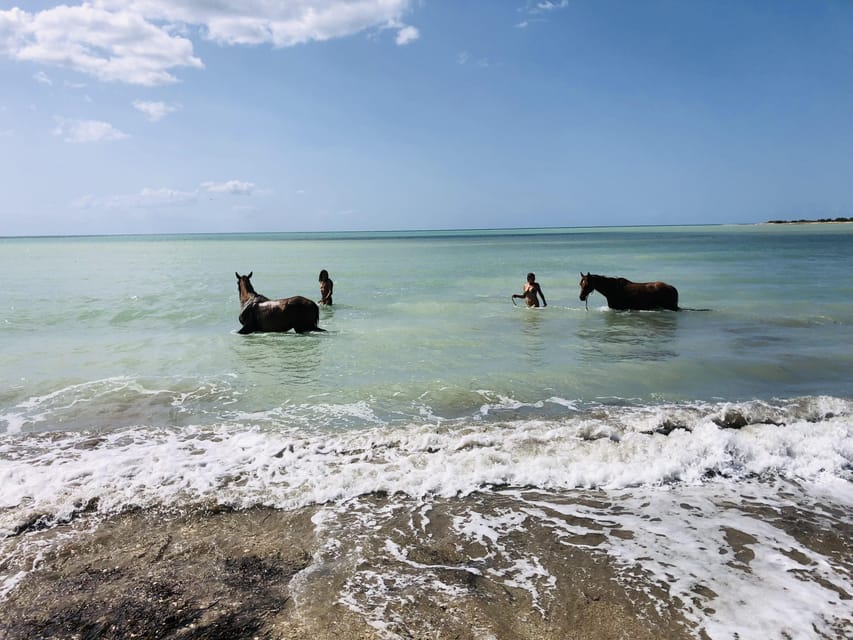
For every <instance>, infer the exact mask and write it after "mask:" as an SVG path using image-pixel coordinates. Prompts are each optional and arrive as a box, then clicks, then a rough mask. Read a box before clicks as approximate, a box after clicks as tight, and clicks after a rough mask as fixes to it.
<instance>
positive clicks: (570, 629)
mask: <svg viewBox="0 0 853 640" xmlns="http://www.w3.org/2000/svg"><path fill="white" fill-rule="evenodd" d="M377 502H381V498H377ZM315 513H316V509H303V510H299V511H291V512H287V511H279V510H274V509H267V508H254V509H250V510H245V511H232V510H229V509H223V508H216V509H195V510H192V511H190V512H187V513H181V514H176V513H168V514H164V513H159V512H153V511H139V512H131V513H126V514H123V515H120V516H115V517H112V518H110V519H108V520H105V521H102V522H100V523H97V524H92V523H89V524H87V523H85V522H82V521H77V522H75V523H73V525H67V527H72V526H73V527H74V528H75V530H76V532H75V535H73V536H71V537H69V539H68V541H66V542H62V543H60V542H59V539H60V536H62V535H64V533H67V531H65V532H63V531H61V529H63V527H58V528H54V529H52V530H44V531H40V532H29V533H26V534H19V535H18V536H17V537H18V538H20V539H21V540H20V544H24V542H25V541H24V538H27V540H26V544H28V545H32V544H33V543H34V542H35V543H38V542H39V541H38V539H37V538H41V539H42V542H43V543H45V544H47V543H49V542H52V544H51V545H50V546H51V549H50V550H49V551H47V552H46V554H45V555H44V557H43V558H42V559H41V560H40V561H39V562H38V563H37V566H36V568H35V570H32V571H31V572H30V573H29V574H28V575H27V576H26V577H25V578H24V579H23V580H21V581H20V582H19V583H18V584H17V585H16V587H15V588H14V589H13V590H12V591H11V592H10V593H9V595H8V597H7V598H6V600H5V601H3V602H2V603H0V638H2V639H3V640H24V639H27V640H32V639H36V638H43V639H48V638H56V639H60V638H61V639H80V640H83V639H85V640H89V639H92V640H94V639H96V638H97V639H99V640H102V639H116V640H118V639H122V640H125V639H128V638H146V639H154V638H157V639H174V640H190V639H199V640H200V639H205V640H216V639H222V640H238V639H242V638H246V639H249V638H259V639H293V638H306V639H307V638H311V639H324V638H330V639H331V638H334V639H335V640H345V639H369V638H387V637H399V638H442V639H444V638H458V639H471V640H474V639H486V638H489V639H499V640H502V639H505V638H506V639H509V638H512V639H525V638H530V639H546V638H547V639H554V640H557V639H560V640H571V639H580V638H588V639H591V640H604V639H606V638H634V639H637V640H642V639H649V640H652V639H657V638H662V637H666V638H673V639H678V638H687V637H692V636H691V634H690V633H689V626H688V625H687V623H686V622H685V621H684V620H683V619H682V618H681V616H680V614H679V603H678V602H667V599H666V598H667V596H666V594H663V593H657V592H655V591H654V587H653V586H651V585H648V584H646V585H643V588H642V589H638V590H636V591H634V590H631V591H630V592H629V591H628V590H626V589H625V588H624V587H620V586H619V583H617V582H616V580H614V577H615V573H614V569H613V568H612V567H611V566H610V565H609V564H608V561H607V559H606V558H605V557H604V556H603V555H601V554H597V553H595V551H594V550H591V549H580V548H577V547H575V546H567V545H564V544H560V542H559V541H557V540H547V539H545V540H543V539H538V538H537V536H536V535H535V532H534V535H527V536H526V537H524V536H520V537H519V540H518V542H517V543H518V544H519V545H525V544H530V545H535V553H536V554H537V557H539V558H541V559H542V563H543V566H546V567H547V570H548V572H549V573H550V574H551V575H553V576H554V578H555V585H554V587H553V590H554V593H555V597H553V598H552V599H549V602H548V603H547V604H546V606H544V607H534V606H533V605H534V603H533V602H532V601H531V597H530V595H529V593H528V592H526V591H524V590H523V589H514V588H509V587H507V586H506V584H502V583H500V582H499V581H496V580H494V579H492V577H491V576H490V573H489V572H488V571H474V570H472V571H460V570H458V566H459V563H462V564H463V565H464V563H465V562H466V556H467V555H468V554H469V553H470V554H473V555H474V557H476V554H477V550H476V549H466V548H464V546H462V545H461V544H460V541H459V540H458V539H456V540H454V539H452V537H449V536H442V535H430V536H427V537H426V538H425V539H424V540H419V541H418V542H417V543H416V544H413V545H412V547H411V548H410V551H411V554H410V555H409V556H408V557H409V558H413V557H414V556H416V558H415V559H417V560H418V561H419V562H424V563H429V565H430V566H431V567H436V566H438V567H441V566H445V565H446V566H447V570H446V571H442V572H441V580H442V582H445V583H446V584H447V586H448V588H452V589H455V590H456V591H457V592H459V593H461V594H463V595H462V596H461V597H456V598H453V599H451V600H450V601H446V600H445V601H443V602H437V601H433V600H431V599H430V598H429V597H427V596H425V595H424V594H423V593H418V592H416V591H413V590H410V591H409V592H407V591H406V590H405V588H402V587H401V592H400V593H396V594H395V596H398V597H395V598H394V602H388V603H387V608H383V615H384V617H385V620H386V623H385V627H384V629H383V628H377V624H376V620H374V621H373V624H370V622H369V621H368V620H366V619H365V618H364V617H363V616H362V615H360V614H359V613H357V612H356V611H354V610H353V609H352V607H348V606H346V604H345V603H343V602H342V601H341V597H340V590H341V585H342V584H344V582H345V581H346V580H347V579H348V578H349V577H351V575H347V574H348V570H347V568H346V567H347V564H346V563H345V562H341V563H337V562H329V561H328V559H329V558H330V557H332V556H335V557H338V558H339V557H343V556H345V555H347V553H348V550H347V549H339V550H336V551H335V552H334V553H333V554H331V555H330V554H329V553H326V554H325V556H324V554H323V553H318V545H319V544H320V542H319V541H318V540H317V535H316V530H317V527H316V525H315V523H314V522H312V516H313V515H314V514H315ZM90 526H91V530H87V527H90ZM389 526H392V527H393V526H395V525H393V524H389ZM428 526H430V527H432V528H434V529H435V533H436V534H438V533H439V530H440V529H441V527H442V522H441V518H440V517H437V518H435V519H434V521H432V520H431V521H430V523H429V525H428ZM67 527H66V528H67ZM392 534H393V532H392V531H390V530H388V531H385V530H377V531H374V532H370V533H369V534H367V535H368V536H369V537H367V538H365V539H367V540H370V541H373V542H371V543H369V544H368V545H367V547H368V548H365V549H364V556H361V555H359V557H360V558H361V560H359V562H361V563H362V565H363V564H364V563H365V562H367V563H369V562H370V558H371V557H373V556H372V553H373V551H372V550H371V549H370V548H369V546H370V544H373V543H375V544H376V548H377V549H381V548H382V545H384V544H385V542H384V540H385V537H386V536H390V535H392ZM626 535H627V533H626ZM7 542H9V541H8V540H7ZM590 542H591V543H593V544H594V542H595V541H592V540H591V541H590ZM16 543H17V542H16ZM16 543H13V544H16ZM360 544H363V543H360ZM360 552H361V549H359V554H360ZM16 557H18V554H15V553H12V554H10V555H9V556H8V557H7V558H6V559H5V560H4V561H3V563H4V564H5V565H6V566H5V567H3V568H4V569H5V570H7V571H8V570H9V569H10V566H9V564H10V563H14V562H16V560H15V558H16ZM376 557H377V562H382V563H386V567H385V569H386V570H389V571H392V572H393V571H395V570H397V569H396V568H395V567H393V566H387V564H388V563H389V560H388V558H387V557H382V553H381V552H377V553H376ZM324 558H325V559H324ZM408 564H409V565H411V564H413V563H412V562H409V563H408ZM404 565H406V562H401V567H400V570H402V571H405V570H407V569H408V570H411V567H410V566H404ZM11 568H12V569H14V567H11ZM24 568H27V569H29V567H24ZM641 579H642V577H641V576H638V580H641ZM623 582H624V581H623ZM646 589H649V590H651V592H652V593H653V594H654V597H655V598H658V599H659V600H658V602H656V603H654V602H652V598H651V597H649V596H648V595H647V594H646V592H645V590H646ZM661 603H663V604H661ZM383 606H385V605H383Z"/></svg>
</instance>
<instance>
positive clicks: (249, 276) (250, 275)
mask: <svg viewBox="0 0 853 640" xmlns="http://www.w3.org/2000/svg"><path fill="white" fill-rule="evenodd" d="M253 273H255V272H254V271H250V272H249V275H247V276H246V277H247V278H251V277H252V274H253Z"/></svg>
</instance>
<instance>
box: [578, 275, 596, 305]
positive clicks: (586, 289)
mask: <svg viewBox="0 0 853 640" xmlns="http://www.w3.org/2000/svg"><path fill="white" fill-rule="evenodd" d="M593 277H594V276H590V274H589V271H587V272H586V275H584V274H583V271H581V281H580V287H581V295H580V299H581V301H582V302H585V301H586V299H587V297H588V296H589V294H590V293H592V292H593V291H594V290H595V286H594V285H593V284H592V278H593Z"/></svg>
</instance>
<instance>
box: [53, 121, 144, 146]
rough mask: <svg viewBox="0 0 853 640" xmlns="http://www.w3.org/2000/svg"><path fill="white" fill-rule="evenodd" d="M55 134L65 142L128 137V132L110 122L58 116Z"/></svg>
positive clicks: (105, 140) (102, 140)
mask: <svg viewBox="0 0 853 640" xmlns="http://www.w3.org/2000/svg"><path fill="white" fill-rule="evenodd" d="M53 134H54V135H56V136H60V137H62V139H63V140H65V142H73V143H83V142H111V141H114V140H122V139H124V138H128V137H130V136H128V134H126V133H124V132H123V131H120V130H119V129H116V128H115V127H114V126H113V125H111V124H110V123H109V122H102V121H100V120H69V119H67V118H56V128H55V129H54V130H53Z"/></svg>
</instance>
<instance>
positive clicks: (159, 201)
mask: <svg viewBox="0 0 853 640" xmlns="http://www.w3.org/2000/svg"><path fill="white" fill-rule="evenodd" d="M256 190H257V186H256V185H255V183H254V182H244V181H241V180H227V181H225V182H203V183H202V184H201V185H199V186H198V187H197V188H195V189H192V190H189V191H185V190H180V189H173V188H170V187H156V188H152V187H146V188H144V189H142V190H140V191H139V192H138V193H131V194H120V195H112V196H103V197H97V196H92V195H87V196H83V197H82V198H78V199H77V200H76V201H74V202H73V203H72V206H73V207H75V208H77V209H163V208H169V207H185V206H190V205H193V204H196V203H197V202H198V201H199V200H200V199H201V197H202V195H203V194H207V193H215V194H225V195H237V196H249V195H252V194H254V193H255V192H256ZM205 199H206V196H205Z"/></svg>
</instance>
